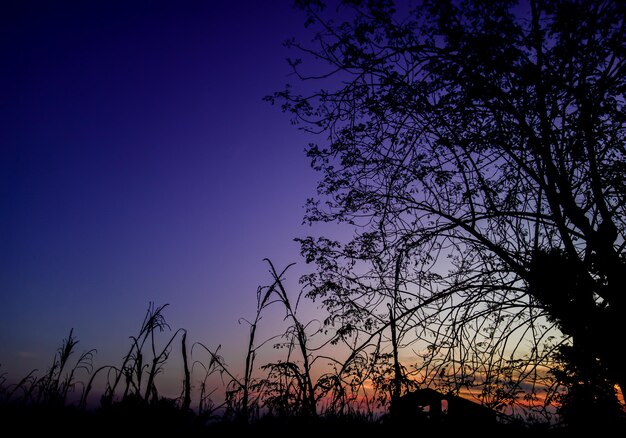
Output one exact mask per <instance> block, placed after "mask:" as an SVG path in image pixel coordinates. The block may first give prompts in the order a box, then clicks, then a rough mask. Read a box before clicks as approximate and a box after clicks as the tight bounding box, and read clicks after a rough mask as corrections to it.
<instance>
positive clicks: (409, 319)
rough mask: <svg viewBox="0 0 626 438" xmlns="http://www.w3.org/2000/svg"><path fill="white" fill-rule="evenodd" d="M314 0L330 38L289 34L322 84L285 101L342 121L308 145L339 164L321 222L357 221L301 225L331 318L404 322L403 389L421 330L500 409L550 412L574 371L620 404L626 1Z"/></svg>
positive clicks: (342, 330)
mask: <svg viewBox="0 0 626 438" xmlns="http://www.w3.org/2000/svg"><path fill="white" fill-rule="evenodd" d="M298 4H299V5H300V6H301V7H302V9H304V11H305V12H306V14H307V17H308V22H307V24H308V25H309V26H310V28H311V29H313V30H312V33H313V35H314V37H313V40H312V41H311V43H310V44H306V43H302V42H298V41H295V40H290V41H288V42H287V45H288V46H289V47H292V48H294V49H296V50H297V51H299V54H300V55H302V56H303V57H304V60H303V59H293V60H291V61H290V62H291V65H292V67H293V70H294V72H295V74H296V75H297V77H298V78H300V79H303V80H307V82H306V84H307V86H306V87H305V86H304V85H303V89H304V91H302V92H301V93H299V92H297V91H294V88H293V87H291V86H289V87H287V88H286V89H285V90H284V91H282V92H278V93H275V94H274V95H273V96H270V97H268V98H267V99H268V100H269V101H270V102H280V103H281V105H282V108H283V110H285V111H287V112H290V113H291V114H293V116H294V122H295V123H296V124H299V125H300V126H301V127H302V128H303V129H304V130H306V131H309V132H313V133H318V134H320V133H321V134H324V135H326V142H325V144H324V145H323V146H319V145H317V144H311V145H310V146H309V148H308V156H309V157H310V159H311V164H312V166H313V168H314V169H316V170H318V171H320V172H322V177H321V179H320V182H319V186H318V196H317V198H316V199H311V200H310V201H309V203H308V213H307V220H308V221H310V222H339V223H345V224H347V225H349V226H353V228H354V230H355V233H356V234H355V237H354V238H353V239H352V240H350V241H349V242H340V241H336V240H331V239H328V238H324V237H319V238H315V237H313V236H310V237H307V238H304V239H301V240H300V242H301V245H302V253H303V254H304V256H305V257H306V258H307V261H309V262H314V263H315V264H317V267H318V269H317V272H316V273H314V274H311V275H309V276H306V277H304V279H303V280H304V281H305V283H306V284H307V285H308V287H309V296H310V297H312V298H314V299H320V300H322V302H323V303H324V305H325V307H326V308H327V310H328V311H329V313H330V316H329V317H328V319H327V324H328V325H329V326H335V327H336V330H337V333H338V335H339V336H341V337H342V338H346V339H354V338H365V339H370V336H371V334H372V333H375V334H376V336H379V335H380V333H381V330H385V331H386V333H387V335H386V336H387V337H386V338H384V339H379V342H382V343H383V344H384V346H385V348H387V349H388V350H391V352H392V356H391V357H392V365H393V367H394V375H393V376H392V379H393V380H394V382H395V384H394V385H393V389H392V392H391V400H392V401H393V400H397V398H398V392H399V386H400V385H401V384H402V382H403V379H404V377H405V376H404V375H403V372H402V370H401V369H399V368H398V367H397V365H398V360H397V359H396V357H397V352H398V350H399V349H404V350H406V349H407V347H412V348H413V349H415V350H417V351H422V352H423V353H422V354H418V356H421V359H422V360H421V363H418V364H417V368H416V370H415V372H414V374H413V376H415V377H416V378H417V379H418V380H420V383H421V384H424V385H430V384H438V385H440V386H447V387H448V388H449V389H452V390H454V391H458V390H459V389H460V388H462V387H469V388H474V391H477V390H478V391H480V398H481V399H482V401H483V402H484V403H486V404H487V405H490V406H493V407H499V408H501V409H503V408H506V407H507V406H514V405H517V406H524V405H528V404H529V403H531V404H535V405H536V407H537V411H536V413H537V414H546V415H547V414H549V412H548V411H547V410H546V409H545V405H544V406H541V403H540V400H541V399H545V400H546V403H547V404H550V403H551V402H552V401H553V400H554V397H557V396H558V394H557V393H558V391H559V385H566V386H567V387H569V388H570V390H573V389H574V387H573V386H572V381H573V380H581V381H583V382H584V385H583V386H585V387H591V386H593V387H597V388H596V389H594V391H596V392H597V393H599V394H606V395H607V396H608V394H611V393H612V394H613V395H612V396H610V398H611V399H612V400H613V401H614V403H617V401H616V398H615V390H614V385H616V384H617V385H619V386H620V387H621V389H622V391H624V390H626V371H625V370H626V368H624V366H623V363H622V361H621V356H622V354H621V351H622V350H623V348H622V347H623V345H622V344H623V341H624V339H623V337H619V338H617V339H616V338H615V337H614V336H612V335H611V334H614V333H622V332H623V330H622V328H623V322H622V321H623V315H624V314H625V311H626V294H625V293H624V290H623V288H624V286H623V285H624V284H625V283H626V282H625V281H624V280H625V278H624V275H625V273H626V263H625V254H624V251H625V249H626V244H625V243H624V242H625V241H626V239H625V237H626V236H625V233H626V221H625V219H626V216H625V214H624V213H625V208H626V189H625V186H624V177H625V176H626V175H625V173H626V167H625V166H624V162H625V161H626V160H625V158H626V157H625V154H626V150H625V148H624V145H625V143H624V134H625V132H624V131H625V129H626V126H625V119H624V103H625V100H624V89H625V88H626V74H625V73H626V46H625V45H624V26H625V24H624V17H625V16H626V9H625V6H624V3H623V2H616V1H585V2H578V1H568V0H560V1H554V2H553V1H541V0H529V1H525V2H521V3H520V4H519V5H517V4H516V3H515V2H511V1H497V2H488V3H486V2H482V1H461V2H456V1H434V2H430V1H427V2H423V3H420V4H419V5H417V6H416V7H415V8H414V9H413V10H406V7H405V5H404V4H403V3H398V7H397V8H396V5H394V3H393V2H391V1H383V2H369V1H359V0H349V1H348V0H346V1H342V2H340V5H339V6H337V7H336V8H334V9H331V8H327V7H325V5H324V4H323V2H321V1H317V0H313V1H300V2H298ZM309 59H315V60H316V67H315V72H314V73H313V74H307V70H306V66H307V65H306V61H307V60H309ZM320 60H321V61H323V62H326V65H327V66H328V68H327V70H326V71H325V72H322V73H320V68H319V61H320ZM308 80H317V81H318V82H319V88H318V89H317V90H315V91H310V90H311V85H310V81H308ZM424 303H428V304H424ZM386 309H387V311H385V310H386ZM389 309H390V310H389ZM350 342H351V341H350ZM347 343H349V342H347ZM361 345H364V346H369V347H370V348H375V349H378V348H379V347H378V346H377V345H376V346H373V347H372V346H371V345H370V344H368V343H364V344H361ZM572 350H575V354H566V352H568V351H572ZM563 361H565V362H564V363H563ZM559 363H561V365H559ZM586 363H595V364H597V366H595V367H594V368H593V373H600V375H601V377H599V378H594V377H593V376H592V375H590V374H588V373H587V371H585V370H587V368H588V367H587V366H586V365H585V364H586ZM559 366H564V367H567V368H568V370H569V373H570V374H571V373H576V378H575V379H571V378H569V379H563V378H562V377H563V374H562V373H559V372H556V370H557V368H558V367H559ZM546 370H553V371H555V373H553V374H549V373H547V372H546ZM553 377H557V378H558V380H556V381H555V380H554V379H553ZM404 381H405V380H404ZM575 392H576V391H572V392H571V394H570V395H571V396H573V395H574V393H575ZM562 400H564V401H566V400H568V398H562ZM589 400H590V402H592V403H593V402H594V401H593V400H595V398H593V397H591V398H589ZM566 412H568V411H567V409H566V410H565V411H563V413H566Z"/></svg>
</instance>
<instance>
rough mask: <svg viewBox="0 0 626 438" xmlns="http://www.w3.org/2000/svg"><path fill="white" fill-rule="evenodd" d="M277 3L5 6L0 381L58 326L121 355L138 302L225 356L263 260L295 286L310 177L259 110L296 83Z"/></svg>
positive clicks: (277, 116) (39, 360) (298, 141)
mask: <svg viewBox="0 0 626 438" xmlns="http://www.w3.org/2000/svg"><path fill="white" fill-rule="evenodd" d="M291 3H292V2H291V1H289V0H281V1H269V2H257V1H242V2H232V1H227V0H224V1H221V0H220V1H183V2H174V1H172V2H154V1H131V2H122V1H113V2H111V1H90V2H67V1H59V2H31V1H25V2H20V1H15V2H3V4H2V6H0V9H2V11H1V12H0V31H1V38H0V51H1V52H2V57H3V62H2V68H1V70H0V93H1V98H2V101H3V104H2V105H1V107H0V113H1V114H0V197H1V200H2V208H1V209H0V363H1V364H2V369H4V370H5V371H9V373H10V374H12V375H14V374H15V373H21V372H22V371H27V370H28V369H30V368H31V367H34V366H36V367H41V366H43V364H46V363H48V362H49V360H50V359H51V356H52V354H53V353H54V350H55V348H56V347H57V346H58V345H59V342H60V340H61V339H62V338H63V337H64V336H65V335H66V334H67V333H68V332H69V329H70V328H71V327H74V329H75V333H76V335H77V336H78V338H79V339H80V340H81V344H79V345H80V346H81V347H83V348H92V347H93V348H98V349H99V351H100V353H99V356H98V358H97V362H100V363H102V362H107V361H117V360H118V358H119V357H120V356H121V354H122V353H123V352H124V350H125V348H126V345H127V338H128V336H129V335H131V334H133V333H135V332H136V330H138V328H139V324H140V323H141V319H142V318H143V314H144V311H145V309H146V307H147V305H148V302H149V301H155V302H156V303H158V304H161V303H170V304H171V306H170V309H169V310H168V312H167V316H168V317H169V320H170V322H171V323H172V326H173V327H181V326H182V327H186V328H187V329H189V331H190V336H191V337H192V338H193V339H196V340H203V341H204V342H205V343H208V344H217V343H221V344H224V345H226V346H230V347H227V348H230V349H232V351H233V352H238V351H240V350H242V349H243V348H244V344H243V342H242V341H243V337H245V331H246V330H245V329H244V328H242V327H241V326H240V325H238V324H237V319H238V318H239V317H241V316H250V315H251V313H252V311H253V309H254V304H255V303H254V297H255V291H256V287H257V285H259V284H265V283H267V282H268V281H269V276H268V275H267V268H266V266H265V264H264V263H263V262H262V259H263V258H264V257H269V258H271V259H273V260H274V261H275V263H276V264H277V265H278V266H284V265H286V264H287V263H290V262H298V266H297V267H296V269H294V270H293V271H292V275H291V276H290V280H289V284H290V286H291V287H292V288H293V289H294V293H296V292H297V287H298V286H297V276H298V274H299V273H301V272H304V270H306V269H307V267H306V266H303V265H304V262H303V261H301V260H300V259H299V249H298V246H297V244H296V243H294V242H293V238H294V237H296V236H301V235H303V234H307V233H309V232H310V230H309V229H308V228H307V227H305V226H302V225H301V221H302V216H303V213H304V210H303V204H304V202H305V200H306V198H307V197H309V196H312V195H313V194H314V189H315V181H316V179H317V177H318V175H316V174H315V173H314V172H313V171H312V170H311V169H310V167H309V164H308V161H307V159H306V157H305V155H304V153H303V150H304V148H305V146H306V144H307V142H308V141H309V140H310V139H308V138H307V137H306V136H305V135H304V134H302V133H300V132H299V131H298V130H297V129H296V127H294V126H292V125H291V124H290V123H289V117H288V116H287V115H285V114H282V113H281V112H280V110H279V108H277V107H272V106H270V105H269V104H267V103H266V102H263V101H262V97H263V96H265V95H267V94H270V93H271V92H273V91H276V90H278V89H281V88H282V87H283V85H284V84H285V83H287V82H290V81H291V82H293V81H294V80H295V79H294V78H292V77H290V76H289V67H288V65H287V63H286V62H285V58H286V57H287V56H288V55H289V53H288V51H287V50H286V49H284V48H283V47H282V45H281V42H282V41H283V40H284V39H286V38H289V37H292V36H296V37H303V38H308V36H305V35H306V34H305V33H303V32H304V28H303V22H304V16H303V15H302V13H301V12H299V11H297V10H294V9H292V6H291ZM226 352H228V350H227V351H226ZM14 377H17V376H15V375H14Z"/></svg>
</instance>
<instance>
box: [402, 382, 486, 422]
mask: <svg viewBox="0 0 626 438" xmlns="http://www.w3.org/2000/svg"><path fill="white" fill-rule="evenodd" d="M425 413H426V415H427V417H428V418H429V419H430V420H431V421H433V422H438V421H442V420H444V419H445V421H446V422H449V423H455V424H461V423H465V422H472V423H473V424H495V423H496V418H497V413H496V412H495V411H494V410H493V409H489V408H488V407H486V406H483V405H480V404H478V403H475V402H473V401H471V400H468V399H465V398H463V397H459V396H456V395H453V394H452V393H448V394H443V393H441V392H439V391H436V390H434V389H431V388H424V389H418V390H416V391H412V392H409V393H407V394H405V395H403V396H402V397H400V400H398V404H397V409H396V415H398V416H400V417H403V418H411V417H416V416H419V415H424V414H425Z"/></svg>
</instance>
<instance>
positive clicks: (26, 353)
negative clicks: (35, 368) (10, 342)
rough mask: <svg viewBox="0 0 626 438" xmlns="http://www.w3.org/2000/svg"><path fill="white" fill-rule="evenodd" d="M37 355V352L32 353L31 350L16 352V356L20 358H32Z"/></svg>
mask: <svg viewBox="0 0 626 438" xmlns="http://www.w3.org/2000/svg"><path fill="white" fill-rule="evenodd" d="M38 356H39V355H38V354H37V353H34V352H32V351H18V352H17V357H19V358H22V359H34V358H36V357H38Z"/></svg>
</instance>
